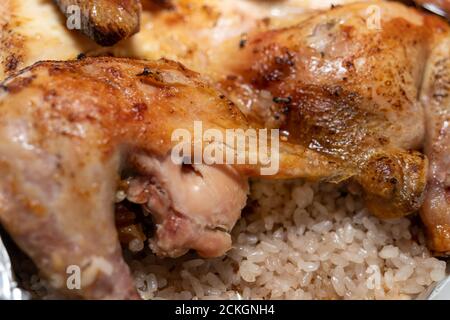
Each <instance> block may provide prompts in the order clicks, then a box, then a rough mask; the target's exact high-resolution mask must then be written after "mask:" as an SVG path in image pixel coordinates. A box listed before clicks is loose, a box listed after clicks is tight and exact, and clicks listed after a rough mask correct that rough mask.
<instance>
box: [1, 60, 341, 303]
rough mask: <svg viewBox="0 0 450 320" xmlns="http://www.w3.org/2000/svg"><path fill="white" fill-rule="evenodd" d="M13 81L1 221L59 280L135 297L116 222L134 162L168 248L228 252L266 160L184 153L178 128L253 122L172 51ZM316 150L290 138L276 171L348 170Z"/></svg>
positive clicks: (4, 128) (155, 242)
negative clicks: (177, 158) (118, 198)
mask: <svg viewBox="0 0 450 320" xmlns="http://www.w3.org/2000/svg"><path fill="white" fill-rule="evenodd" d="M1 90H2V91H1V93H0V172H1V175H2V179H1V180H0V202H1V203H0V222H1V223H2V225H3V226H4V227H5V228H6V230H7V231H8V232H9V233H10V234H11V236H12V237H13V238H14V240H15V241H16V242H17V243H18V245H19V246H20V247H21V248H22V249H23V250H24V251H25V252H26V253H27V254H28V255H29V256H30V257H31V258H32V259H33V261H34V262H35V263H36V264H37V266H38V267H39V269H40V270H41V271H42V272H43V273H44V274H45V275H46V276H47V277H48V278H50V279H51V280H52V283H53V285H54V286H55V287H56V288H58V289H60V290H62V291H65V292H66V293H68V294H76V295H78V296H82V297H84V298H96V299H97V298H117V299H118V298H133V297H135V292H134V291H133V289H132V288H133V285H132V279H131V277H130V274H129V271H128V268H127V266H126V265H125V263H124V262H123V260H122V258H121V250H120V245H119V242H118V237H117V232H116V228H115V225H114V210H113V205H114V198H115V192H116V188H117V185H118V181H119V179H120V172H123V171H128V172H130V171H131V172H132V173H133V175H132V177H133V178H135V179H144V181H145V182H147V184H146V186H145V187H146V188H147V192H144V195H145V198H144V199H142V197H140V200H136V198H139V197H138V195H139V194H138V193H136V192H135V193H133V194H134V199H135V200H134V201H135V202H137V203H142V204H143V205H144V206H145V207H146V209H148V210H149V211H150V212H151V214H152V215H153V217H154V221H155V223H156V228H157V230H156V234H155V237H154V239H152V241H151V247H152V249H153V250H154V251H155V252H156V253H158V254H159V255H165V256H172V257H175V256H179V255H181V254H184V253H185V252H186V251H188V250H189V249H195V250H197V251H198V252H199V254H200V255H203V256H205V257H216V256H220V255H222V254H223V253H224V252H226V251H227V250H228V249H230V247H231V238H230V235H229V232H230V231H231V229H232V228H233V226H234V224H235V223H236V221H237V219H238V218H239V217H240V213H241V210H242V209H243V207H244V206H245V204H246V198H247V191H248V189H247V188H248V187H247V177H250V176H259V175H260V174H261V173H260V169H261V166H264V165H265V164H264V163H262V162H260V161H259V162H257V163H255V164H245V163H242V164H239V165H235V166H233V165H232V164H230V165H227V164H220V163H218V164H217V165H214V164H211V165H207V164H203V162H200V163H193V164H192V165H191V166H188V167H186V166H185V165H183V163H176V162H174V160H173V159H174V158H172V155H171V150H172V148H173V147H174V146H176V145H177V144H178V142H177V141H176V140H173V138H172V133H173V132H174V131H175V130H177V129H185V130H188V131H189V132H191V131H192V130H193V124H194V121H202V124H203V128H204V129H205V130H206V129H208V128H214V129H215V130H220V131H224V134H225V130H226V129H233V128H236V129H243V130H246V129H248V128H249V125H248V123H247V121H246V119H245V118H244V116H243V115H242V114H241V113H240V111H239V110H238V109H237V108H236V107H235V106H234V105H233V104H232V103H231V102H230V101H229V100H227V99H226V98H225V97H224V96H223V95H221V94H220V93H219V92H218V91H216V90H215V89H213V88H211V87H209V86H208V85H207V84H206V83H205V82H204V81H203V80H202V79H201V78H200V77H199V76H198V75H197V74H196V73H194V72H191V71H188V70H187V69H185V68H184V67H183V66H182V65H180V64H177V63H174V62H170V61H166V60H162V61H159V62H149V61H138V60H126V59H117V58H86V59H83V60H79V61H73V62H41V63H38V64H36V65H34V66H32V67H31V68H28V69H25V70H24V71H22V72H21V73H20V74H18V75H16V76H14V77H12V78H10V79H8V80H7V81H6V82H4V83H3V84H2V87H1ZM226 143H227V144H228V147H229V148H232V150H235V151H234V154H236V153H237V149H233V146H232V144H230V143H229V141H227V142H226ZM204 147H206V146H204ZM236 148H237V147H236ZM240 152H242V150H240ZM245 152H246V151H245V150H244V153H245ZM307 154H308V151H307V150H306V149H304V148H303V147H301V146H296V145H290V144H288V143H281V145H280V155H279V164H280V165H279V172H278V175H277V176H275V177H278V176H282V177H298V176H307V177H311V178H317V177H316V175H318V174H320V175H322V174H324V173H325V172H326V170H330V172H327V173H326V175H331V174H332V173H333V172H338V170H337V168H333V164H329V163H328V161H327V159H326V158H321V157H315V158H307V157H306V155H307ZM184 156H185V155H184ZM133 194H131V196H133ZM72 265H74V266H78V267H79V268H80V269H81V275H82V279H81V284H82V287H81V289H80V290H76V291H70V290H68V289H67V287H66V277H67V274H66V270H67V268H68V267H70V266H72Z"/></svg>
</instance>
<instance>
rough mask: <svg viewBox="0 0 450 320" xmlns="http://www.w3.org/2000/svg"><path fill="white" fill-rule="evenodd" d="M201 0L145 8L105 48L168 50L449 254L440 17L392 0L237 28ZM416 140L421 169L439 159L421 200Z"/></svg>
mask: <svg viewBox="0 0 450 320" xmlns="http://www.w3.org/2000/svg"><path fill="white" fill-rule="evenodd" d="M210 3H211V4H212V5H211V9H210V10H209V11H208V13H205V12H203V9H202V7H201V6H199V7H196V6H195V5H193V6H186V5H185V2H184V1H174V4H175V7H174V8H172V9H171V10H160V11H152V12H151V13H150V14H149V13H147V14H144V16H143V22H142V25H143V28H142V31H141V32H140V33H139V34H137V35H136V36H135V37H134V38H132V39H130V40H129V41H127V42H125V43H123V44H121V45H119V46H117V47H116V48H115V49H114V53H115V54H116V55H124V56H136V57H148V58H158V57H160V56H169V57H170V58H172V59H175V60H178V61H181V62H183V63H184V64H186V65H187V66H188V67H190V68H192V69H194V70H198V71H199V72H201V73H202V74H204V75H208V76H209V78H210V80H211V82H213V83H215V84H216V86H217V87H219V88H220V89H221V90H222V92H224V93H225V94H226V95H227V96H228V97H229V98H230V99H231V100H233V101H234V102H235V103H236V104H237V105H238V107H239V108H240V109H241V111H243V113H244V114H246V116H247V117H248V118H249V119H252V120H253V121H254V122H257V123H261V124H263V125H264V126H266V127H277V128H281V129H282V130H283V131H284V132H285V134H286V135H287V136H288V137H289V139H290V141H292V142H295V143H298V144H301V145H303V146H305V147H307V148H308V150H310V151H311V152H312V153H317V154H321V155H326V156H327V157H328V158H329V160H330V161H335V162H336V164H337V166H338V167H339V168H340V169H341V172H343V173H344V175H343V176H341V177H340V178H341V179H340V180H345V179H347V178H350V177H352V178H353V179H354V180H356V181H358V182H359V183H360V184H361V185H362V186H363V187H364V189H365V191H366V200H367V204H368V206H369V208H370V209H371V211H372V212H373V213H374V214H376V215H378V216H380V217H383V218H389V217H398V216H402V215H405V214H407V213H411V212H413V211H415V210H418V209H420V208H422V217H423V220H424V222H425V223H426V225H427V229H428V233H429V235H430V246H431V248H433V249H434V250H436V251H437V252H441V253H444V252H449V251H450V215H449V214H448V210H450V209H449V208H450V206H449V201H450V200H449V197H448V195H445V194H446V193H448V191H445V190H446V188H447V189H448V179H447V180H445V179H446V178H444V177H447V176H448V174H449V173H448V172H449V170H450V169H449V167H448V165H447V164H446V163H448V162H446V161H448V160H447V159H446V154H447V152H445V151H444V149H445V148H447V146H448V140H445V137H446V136H447V135H448V133H447V132H448V130H449V129H448V128H447V127H448V124H447V123H448V121H449V116H448V109H449V106H448V102H447V101H446V100H445V98H442V97H441V98H440V100H439V101H437V100H436V97H434V98H433V96H434V95H438V96H444V97H446V96H447V95H448V91H449V85H448V76H447V73H448V72H449V69H450V64H449V57H448V56H449V54H450V53H449V50H450V49H449V48H450V47H449V46H448V39H449V37H450V33H449V27H448V24H447V23H446V22H445V21H444V20H441V19H440V18H437V17H435V16H430V15H427V14H424V13H422V12H419V11H417V10H416V9H414V8H408V7H406V6H404V5H402V4H399V3H394V2H384V1H369V2H364V3H357V4H351V5H346V6H342V7H335V8H332V9H330V10H327V11H322V12H315V13H314V12H313V13H305V14H303V15H300V16H299V15H296V16H294V17H292V16H289V14H287V13H285V15H287V16H283V19H282V21H280V20H279V19H277V18H276V17H272V18H271V19H263V20H258V19H249V20H248V21H250V22H251V23H250V24H253V26H248V25H245V24H244V25H240V24H238V23H231V22H229V23H225V22H224V21H227V20H226V18H224V17H223V16H222V15H219V14H215V13H217V12H220V11H219V9H217V8H219V5H218V4H216V3H215V2H214V1H210ZM187 16H188V17H189V18H186V17H187ZM229 16H231V15H228V16H227V15H226V17H229ZM233 16H234V17H235V16H236V15H233ZM182 17H183V18H182ZM286 17H288V18H286ZM243 20H244V19H243ZM193 21H194V22H193ZM294 21H295V23H294ZM169 24H170V26H171V30H172V32H171V33H170V35H169V36H166V37H164V39H162V40H161V38H162V36H161V34H160V33H158V31H159V30H162V29H164V25H169ZM222 25H225V27H221V28H220V29H219V28H218V27H217V28H216V27H213V29H212V31H213V32H210V33H208V32H207V31H206V30H208V28H210V27H211V26H222ZM237 26H241V28H240V29H239V28H237ZM242 26H243V27H242ZM216 30H217V31H216ZM219 30H220V31H219ZM214 31H216V32H214ZM241 32H244V33H241ZM238 33H239V35H238V36H235V35H236V34H238ZM196 39H201V41H199V42H196ZM142 43H145V45H138V44H142ZM168 44H171V45H170V46H167V45H168ZM177 48H179V49H178V51H177ZM230 57H231V58H230ZM436 90H438V91H439V92H438V93H435V91H436ZM430 104H431V105H430ZM425 118H427V119H429V120H428V121H425ZM430 119H431V120H430ZM439 130H440V131H439ZM437 132H439V133H437ZM425 138H426V141H427V142H426V153H427V155H428V156H429V158H430V159H432V160H431V161H432V164H431V168H432V169H431V172H432V171H433V170H436V169H433V167H435V165H433V162H436V161H438V162H439V163H440V165H439V168H440V169H439V171H440V174H439V176H440V178H439V179H438V180H439V181H441V182H440V183H437V184H438V185H439V186H438V187H436V188H437V190H439V191H436V192H437V193H436V194H435V195H434V196H433V195H431V194H432V193H433V191H432V190H433V187H431V186H432V185H436V178H433V176H434V177H436V174H433V173H430V175H429V177H428V180H429V182H430V183H429V184H430V187H429V191H428V195H427V199H430V198H431V199H434V201H435V202H434V203H432V202H431V200H427V201H426V202H425V204H424V205H423V200H424V190H425V186H426V180H427V176H426V171H427V170H426V168H427V167H428V160H427V159H428V158H427V157H425V156H424V155H423V154H422V153H420V152H415V151H411V150H421V148H422V146H423V145H424V141H425ZM434 144H438V145H439V147H438V150H435V149H436V148H435V147H432V145H434ZM432 150H434V151H432ZM437 159H440V160H437ZM323 178H326V177H325V176H323ZM432 181H435V182H434V183H433V182H432ZM445 181H447V182H445ZM437 194H439V195H440V196H439V197H436V195H437ZM438 199H439V200H438ZM436 202H437V203H439V204H437V203H436ZM437 207H438V208H437Z"/></svg>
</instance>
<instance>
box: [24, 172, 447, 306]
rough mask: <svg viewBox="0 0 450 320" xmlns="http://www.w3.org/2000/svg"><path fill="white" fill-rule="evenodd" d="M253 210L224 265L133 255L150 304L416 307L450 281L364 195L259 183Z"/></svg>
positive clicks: (416, 232)
mask: <svg viewBox="0 0 450 320" xmlns="http://www.w3.org/2000/svg"><path fill="white" fill-rule="evenodd" d="M352 189H353V191H352V192H348V191H349V190H352ZM249 203H250V205H249V208H248V209H249V210H246V211H250V212H247V213H244V215H243V218H242V219H240V221H239V222H238V224H237V225H236V227H235V228H234V230H233V243H234V247H233V249H232V250H231V251H230V252H228V254H227V255H226V256H225V257H223V258H218V259H201V258H199V257H198V256H196V255H195V254H190V255H186V256H184V257H182V258H179V259H159V258H156V257H155V256H154V255H153V254H151V252H150V251H149V250H148V249H147V253H146V254H145V255H144V258H142V257H140V258H137V256H136V255H134V257H133V255H132V254H131V252H130V251H129V250H127V252H125V255H126V258H127V260H128V262H129V264H130V267H131V269H132V271H133V274H134V276H135V281H136V287H137V288H138V291H139V293H140V294H141V296H142V298H144V299H183V300H184V299H412V298H415V297H417V295H418V294H420V293H422V292H424V291H426V289H427V288H429V287H430V286H431V285H432V284H433V283H435V282H437V281H440V280H442V279H443V278H444V277H445V276H446V263H445V262H444V261H440V260H438V259H436V258H433V257H431V254H430V252H429V251H428V249H427V248H426V246H425V239H424V236H423V233H422V232H421V228H420V227H419V226H417V225H415V223H412V222H411V220H410V219H408V218H401V219H396V220H391V221H381V220H379V219H377V218H375V217H373V216H371V215H370V214H369V213H368V212H367V210H366V209H365V208H364V206H363V204H362V201H361V197H360V196H359V194H358V191H357V190H356V189H355V188H346V187H344V186H335V185H332V184H325V183H322V184H312V183H305V182H303V181H301V180H293V181H275V182H273V181H269V182H268V181H264V182H263V181H254V182H253V183H252V187H251V196H250V199H249ZM139 256H142V252H141V253H140V254H139ZM30 282H31V284H30V285H31V286H30V288H31V290H32V291H34V292H35V293H37V295H38V296H40V297H43V298H46V299H53V298H60V297H59V296H58V295H57V294H55V293H54V292H51V291H49V290H48V286H47V284H46V281H44V280H42V279H40V278H39V277H38V276H36V275H34V276H32V278H31V281H30Z"/></svg>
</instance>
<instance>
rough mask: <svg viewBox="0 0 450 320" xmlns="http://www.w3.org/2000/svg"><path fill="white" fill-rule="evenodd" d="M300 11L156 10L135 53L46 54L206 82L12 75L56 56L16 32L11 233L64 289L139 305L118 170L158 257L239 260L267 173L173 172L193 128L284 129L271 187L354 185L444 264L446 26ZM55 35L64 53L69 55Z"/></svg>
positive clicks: (388, 9) (152, 7) (5, 47)
mask: <svg viewBox="0 0 450 320" xmlns="http://www.w3.org/2000/svg"><path fill="white" fill-rule="evenodd" d="M28 1H32V0H28ZM301 2H302V1H295V0H291V1H287V2H276V3H275V4H274V3H272V2H270V1H255V2H252V1H232V2H231V1H230V2H228V1H218V0H208V1H207V0H196V1H186V0H180V1H169V2H164V3H163V4H162V5H161V2H159V1H147V2H146V3H144V9H145V10H144V13H143V15H142V21H141V31H140V32H139V33H138V34H136V35H135V36H133V37H132V38H130V39H128V40H126V41H123V42H121V43H120V44H118V45H116V46H115V47H113V48H111V49H107V50H106V51H105V50H99V48H98V47H97V46H95V45H93V44H92V43H89V42H85V41H84V40H82V41H80V42H72V43H71V45H69V46H67V47H66V48H67V49H66V51H62V52H61V53H57V52H56V51H52V52H51V53H49V54H48V59H68V58H74V56H76V54H77V53H76V52H77V50H78V51H81V52H83V53H86V54H88V55H99V54H104V53H107V54H112V55H116V56H125V57H134V58H146V59H158V58H170V59H174V60H176V61H179V62H181V63H183V64H184V65H185V66H187V67H188V68H190V69H193V70H195V71H197V72H199V73H201V74H202V76H199V75H198V74H196V73H195V72H192V71H189V70H187V69H186V68H185V67H184V66H183V65H181V64H177V63H173V62H169V61H167V60H161V61H159V62H148V61H147V62H144V61H138V60H121V59H114V58H86V59H81V60H79V61H74V62H42V63H38V64H37V65H35V66H33V67H31V68H28V69H25V71H22V72H20V73H18V74H15V73H16V71H17V70H18V69H19V68H21V67H24V66H27V65H29V64H31V63H33V62H35V61H36V60H40V59H45V56H46V54H47V53H48V51H49V49H48V48H46V49H42V50H41V49H40V48H39V47H37V49H36V48H34V50H31V47H28V51H27V50H25V49H23V48H24V46H23V45H22V43H24V44H28V43H31V42H32V41H33V39H34V40H35V39H36V36H34V33H33V32H32V30H33V28H32V27H31V25H30V24H27V22H26V21H25V22H24V24H23V25H22V26H21V27H19V26H17V25H14V24H12V23H11V21H15V20H14V19H17V17H16V16H14V17H13V16H11V17H10V18H7V20H6V22H4V23H3V30H4V31H3V32H2V35H1V37H2V42H1V43H2V50H1V51H0V54H1V55H2V57H7V58H8V61H9V62H7V61H6V60H2V67H3V72H2V74H3V75H4V76H11V75H12V77H11V78H9V79H8V80H7V81H6V82H4V83H3V88H4V90H3V93H2V94H1V97H0V135H1V137H2V139H0V159H1V165H0V170H2V176H3V177H4V178H3V179H2V181H1V182H0V187H1V188H0V199H2V200H1V201H2V202H3V204H2V205H1V206H0V208H1V209H0V220H1V223H2V224H3V225H5V227H6V228H7V230H8V231H9V232H10V233H11V235H12V236H13V237H14V239H15V240H16V241H17V242H18V244H19V245H20V246H21V247H22V249H23V250H24V251H25V252H27V253H28V254H29V255H30V256H31V257H32V258H33V260H34V261H35V262H36V263H37V265H38V266H39V267H40V269H41V270H42V271H43V272H45V273H46V275H47V276H48V277H49V278H53V279H54V283H55V286H56V287H58V288H63V286H62V285H61V283H63V280H64V276H65V275H66V273H65V270H66V268H67V266H68V265H71V264H75V265H81V266H82V268H83V270H85V271H86V272H83V274H87V275H88V279H85V280H84V283H85V284H86V286H84V287H83V289H82V290H81V291H79V292H76V294H78V295H80V296H82V297H85V298H105V297H106V298H108V297H110V298H111V297H112V298H124V297H126V298H133V297H135V293H134V291H133V290H132V284H131V279H130V275H129V272H128V270H127V268H126V266H125V264H124V262H123V261H122V259H121V257H120V246H119V243H118V240H117V232H116V230H115V227H114V219H113V202H114V193H115V188H116V187H117V185H118V184H119V182H118V180H120V179H119V178H120V175H121V174H123V173H124V172H126V173H128V174H130V176H128V177H127V178H128V180H127V181H128V182H129V188H128V189H127V190H126V197H127V199H128V200H129V201H131V202H134V203H137V204H140V205H142V207H143V208H144V210H145V211H147V212H148V213H149V214H151V215H152V216H153V218H154V221H155V223H156V233H155V236H154V237H153V238H152V239H151V241H150V246H151V248H152V250H153V251H154V252H156V253H157V254H159V255H163V256H179V255H181V254H183V253H185V252H186V251H187V250H189V249H194V250H197V252H199V253H200V254H201V255H203V256H206V257H211V256H219V255H221V254H223V253H224V252H225V251H226V250H227V249H228V248H229V247H230V245H231V243H230V237H229V235H228V232H229V231H230V230H231V228H232V227H233V225H234V223H235V222H236V220H237V219H238V217H239V215H240V211H241V209H242V208H243V207H244V205H245V199H246V193H247V178H248V177H252V176H258V175H260V171H259V170H260V167H261V165H260V164H254V165H240V166H226V165H220V166H207V165H188V166H186V165H182V164H178V165H175V164H174V163H173V162H172V161H171V159H170V158H168V154H169V153H170V151H171V149H172V148H173V142H172V141H171V139H170V137H171V136H170V135H171V133H172V132H173V130H175V129H178V128H186V129H187V130H191V131H192V124H193V122H194V121H196V120H201V121H203V123H204V125H205V126H206V127H208V128H216V129H219V130H222V131H223V130H225V129H228V128H240V129H248V128H250V127H254V128H279V129H281V132H282V139H283V140H284V141H285V142H283V143H281V149H280V156H281V158H280V170H279V172H278V174H277V175H275V176H273V178H293V177H302V178H306V179H311V180H327V181H332V182H341V181H354V182H357V183H359V184H360V185H361V186H362V187H363V189H364V191H365V199H366V203H367V205H368V207H369V209H370V210H371V211H372V212H373V213H374V214H375V215H377V216H379V217H381V218H392V217H400V216H404V215H406V214H409V213H412V212H415V211H417V210H419V209H421V216H422V220H423V221H424V223H425V225H426V227H427V232H428V234H429V239H430V247H431V248H432V249H433V250H435V251H436V252H437V253H441V254H445V253H448V252H450V212H449V208H450V195H449V191H448V190H449V185H450V182H449V176H450V173H449V170H450V169H449V168H450V167H449V165H450V159H449V153H448V152H449V145H450V141H449V136H450V133H449V130H450V129H449V122H450V111H449V110H450V106H449V102H450V101H449V99H448V96H449V94H448V93H449V90H450V84H449V83H450V75H449V72H450V52H449V50H450V49H449V48H450V41H449V39H450V31H449V27H448V24H447V23H446V22H445V21H444V20H441V19H440V18H437V17H433V16H430V15H427V14H425V13H423V12H419V11H417V10H416V9H413V8H407V7H405V6H404V5H401V4H398V3H393V2H384V1H368V2H364V3H357V4H351V5H346V6H340V7H332V8H331V9H328V10H322V11H309V10H306V8H304V7H303V6H302V5H299V3H301ZM6 3H7V4H9V6H10V8H12V9H11V10H17V9H16V8H17V7H18V6H19V5H18V4H17V2H16V1H14V0H7V1H6ZM5 6H6V5H0V10H2V9H5ZM275 8H278V9H277V10H275ZM280 8H281V9H280ZM286 8H288V9H286ZM292 8H296V9H297V10H292ZM47 9H48V10H49V11H48V13H50V11H51V10H52V9H50V7H47ZM282 9H285V10H282ZM22 10H23V8H22ZM51 12H52V14H55V12H53V11H51ZM267 17H269V18H267ZM8 19H9V20H8ZM61 28H62V29H58V31H57V32H59V35H61V39H63V40H62V41H67V42H69V40H68V39H73V38H72V37H73V36H75V33H72V32H69V31H67V30H65V29H64V27H61ZM5 30H6V31H7V32H5ZM167 30H170V32H167ZM23 35H25V36H23ZM42 37H43V38H44V40H45V38H49V36H48V35H42ZM19 40H20V41H19ZM43 42H44V43H45V41H43ZM17 44H21V45H17ZM59 46H60V44H55V47H54V48H59ZM29 52H33V54H30V53H29ZM58 56H61V57H60V58H59V57H58ZM11 61H12V62H13V63H11ZM228 99H229V100H228ZM2 145H3V146H2ZM422 149H424V153H422ZM219 182H220V183H219ZM180 186H185V188H183V192H180V191H179V190H180ZM223 190H227V193H225V192H223ZM206 195H207V196H206ZM199 197H201V199H203V201H200V200H198V199H200V198H199ZM80 217H82V218H81V219H80ZM99 234H101V235H102V236H101V237H100V236H98V235H99ZM100 238H101V239H100ZM93 242H95V243H96V245H95V246H93V245H92V243H93ZM119 274H120V277H119ZM111 275H113V276H111ZM117 279H120V281H118V280H117ZM63 289H64V288H63ZM68 293H69V294H73V292H68Z"/></svg>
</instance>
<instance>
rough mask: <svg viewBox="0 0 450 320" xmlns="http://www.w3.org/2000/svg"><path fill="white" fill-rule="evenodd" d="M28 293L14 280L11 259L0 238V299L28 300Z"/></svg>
mask: <svg viewBox="0 0 450 320" xmlns="http://www.w3.org/2000/svg"><path fill="white" fill-rule="evenodd" d="M28 299H30V294H29V293H28V292H25V291H24V290H22V289H20V288H18V286H17V283H16V281H15V280H14V276H13V270H12V265H11V259H10V258H9V255H8V251H6V248H5V245H4V244H3V242H2V239H1V238H0V300H28Z"/></svg>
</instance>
